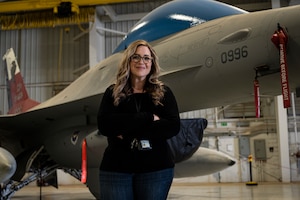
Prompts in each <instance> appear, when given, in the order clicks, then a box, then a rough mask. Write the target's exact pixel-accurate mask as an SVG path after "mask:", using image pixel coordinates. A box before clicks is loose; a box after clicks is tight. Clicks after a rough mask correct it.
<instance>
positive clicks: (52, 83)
mask: <svg viewBox="0 0 300 200" xmlns="http://www.w3.org/2000/svg"><path fill="white" fill-rule="evenodd" d="M84 28H87V26H84ZM81 32H82V30H81V29H80V28H79V27H78V26H77V25H76V26H65V27H54V28H37V29H22V30H10V31H0V44H1V45H0V55H1V57H2V56H3V55H4V54H5V52H6V50H7V49H9V48H13V49H14V51H15V54H16V57H17V60H18V63H19V66H20V69H21V74H22V76H23V78H24V82H25V85H26V87H27V89H28V93H29V96H30V97H31V98H32V99H34V100H36V101H39V102H42V101H45V100H47V99H49V98H50V97H52V96H53V95H54V94H56V93H58V92H59V91H60V90H61V89H63V88H64V87H66V86H67V85H69V84H70V83H71V82H72V81H74V80H75V79H76V78H77V77H78V75H80V74H76V72H77V71H76V69H78V68H80V67H82V66H84V65H86V64H88V63H89V48H88V46H89V38H88V35H87V34H86V35H83V36H82V37H80V38H78V39H75V40H74V38H75V37H76V36H77V35H78V34H80V33H81ZM5 67H6V63H5V62H4V61H3V60H2V59H1V62H0V99H1V101H0V112H1V113H3V114H5V113H7V111H8V104H7V91H6V88H7V87H6V84H7V83H6V74H5Z"/></svg>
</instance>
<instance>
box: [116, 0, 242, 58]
mask: <svg viewBox="0 0 300 200" xmlns="http://www.w3.org/2000/svg"><path fill="white" fill-rule="evenodd" d="M243 13H247V11H244V10H242V9H239V8H237V7H234V6H230V5H227V4H224V3H221V2H217V1H213V0H175V1H171V2H168V3H166V4H164V5H162V6H160V7H158V8H156V9H154V10H153V11H152V12H150V13H149V14H148V15H146V16H145V17H143V18H142V19H141V20H140V21H139V22H137V24H136V25H135V26H134V27H133V28H132V29H131V31H130V32H129V33H128V34H127V35H126V36H125V37H124V39H123V40H122V42H121V43H120V44H119V46H118V47H117V48H116V49H115V51H114V53H116V52H119V51H122V50H125V49H126V48H127V46H128V45H129V44H130V43H131V42H133V41H135V40H137V39H144V40H146V41H148V42H152V41H154V40H157V39H160V38H163V37H165V36H168V35H171V34H174V33H177V32H180V31H182V30H184V29H187V28H190V27H193V26H196V25H199V24H202V23H205V22H206V21H209V20H213V19H217V18H220V17H224V16H228V15H236V14H243Z"/></svg>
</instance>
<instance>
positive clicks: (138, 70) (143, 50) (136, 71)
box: [130, 46, 152, 80]
mask: <svg viewBox="0 0 300 200" xmlns="http://www.w3.org/2000/svg"><path fill="white" fill-rule="evenodd" d="M151 66H152V57H151V52H150V50H149V48H148V47H146V46H139V47H138V48H137V49H136V52H135V54H134V55H133V56H131V59H130V73H131V78H135V79H139V80H144V79H145V78H146V77H147V75H148V74H149V73H150V71H151Z"/></svg>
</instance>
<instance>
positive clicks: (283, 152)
mask: <svg viewBox="0 0 300 200" xmlns="http://www.w3.org/2000/svg"><path fill="white" fill-rule="evenodd" d="M275 110H276V119H277V134H278V141H279V156H280V166H281V177H282V178H281V179H282V182H291V171H290V155H289V135H288V121H287V111H286V109H285V108H284V107H283V101H282V95H280V96H277V97H275Z"/></svg>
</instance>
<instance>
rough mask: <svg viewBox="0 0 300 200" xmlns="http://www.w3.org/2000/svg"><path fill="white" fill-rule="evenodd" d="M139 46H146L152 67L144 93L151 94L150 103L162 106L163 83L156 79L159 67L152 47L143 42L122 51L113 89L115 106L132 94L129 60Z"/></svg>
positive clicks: (132, 44) (135, 43) (133, 44)
mask: <svg viewBox="0 0 300 200" xmlns="http://www.w3.org/2000/svg"><path fill="white" fill-rule="evenodd" d="M139 46H146V47H148V48H149V50H150V52H151V57H152V65H151V70H150V73H149V74H148V76H147V78H146V83H145V86H144V90H145V92H147V93H149V94H151V96H152V101H153V103H154V104H155V105H159V104H160V105H162V104H161V99H162V98H163V96H164V87H163V83H162V82H161V81H160V80H159V79H158V77H159V73H160V66H159V64H158V57H157V55H156V52H155V51H154V49H153V48H152V46H151V45H150V44H149V43H148V42H147V41H145V40H137V41H135V42H133V43H131V44H130V45H129V46H128V48H127V49H126V50H125V51H124V54H123V58H122V60H121V63H120V66H119V70H118V73H117V78H116V84H115V85H114V88H113V98H114V105H115V106H117V105H119V103H120V102H121V101H122V100H123V99H125V98H126V97H127V96H129V95H131V94H132V93H133V89H132V87H131V82H130V59H131V56H132V55H133V54H135V52H136V50H137V48H138V47H139Z"/></svg>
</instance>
